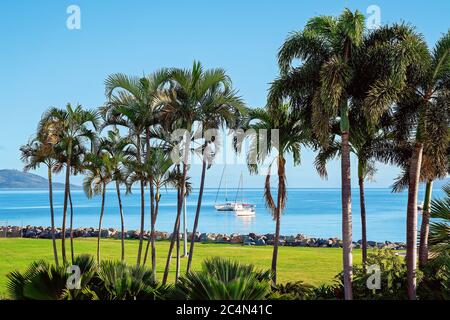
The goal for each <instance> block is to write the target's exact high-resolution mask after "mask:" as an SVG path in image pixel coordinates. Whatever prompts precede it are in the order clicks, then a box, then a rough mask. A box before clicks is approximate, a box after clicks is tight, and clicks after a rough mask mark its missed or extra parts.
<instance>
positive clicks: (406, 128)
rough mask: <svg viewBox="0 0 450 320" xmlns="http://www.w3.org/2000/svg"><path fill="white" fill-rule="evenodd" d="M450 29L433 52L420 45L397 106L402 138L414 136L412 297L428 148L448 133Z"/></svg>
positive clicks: (409, 213)
mask: <svg viewBox="0 0 450 320" xmlns="http://www.w3.org/2000/svg"><path fill="white" fill-rule="evenodd" d="M449 79H450V31H449V32H447V34H445V35H444V36H443V37H442V38H441V39H440V40H439V41H438V42H437V43H436V45H435V47H434V49H433V50H432V51H431V52H430V50H428V49H427V47H426V45H425V44H423V45H422V46H421V47H420V59H417V63H416V64H415V65H414V66H413V67H412V68H411V69H410V71H409V73H408V77H407V79H406V88H405V90H404V92H403V94H402V95H401V97H400V98H399V102H398V104H397V110H396V120H397V132H398V136H400V137H401V139H400V140H401V141H408V140H409V141H410V140H411V137H412V136H414V137H413V138H412V142H411V143H412V145H413V152H412V156H411V159H410V160H409V171H408V174H409V177H408V209H407V222H406V224H407V226H406V228H407V233H406V234H407V239H406V241H407V253H406V260H407V268H408V297H409V299H412V300H414V299H416V287H417V280H416V268H417V195H418V189H419V181H420V175H421V173H420V169H421V166H422V157H423V152H424V148H426V145H427V144H431V145H433V144H434V143H438V144H441V143H442V142H441V141H442V139H445V140H446V139H447V134H445V135H442V134H441V135H436V132H435V129H436V128H435V126H434V123H433V122H434V121H435V120H436V119H438V118H439V117H440V116H441V115H443V116H444V117H446V116H445V115H446V114H448V113H447V112H448V106H449V103H448V101H449V100H448V99H449V90H450V81H449Z"/></svg>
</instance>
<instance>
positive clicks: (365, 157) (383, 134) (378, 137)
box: [314, 108, 391, 269]
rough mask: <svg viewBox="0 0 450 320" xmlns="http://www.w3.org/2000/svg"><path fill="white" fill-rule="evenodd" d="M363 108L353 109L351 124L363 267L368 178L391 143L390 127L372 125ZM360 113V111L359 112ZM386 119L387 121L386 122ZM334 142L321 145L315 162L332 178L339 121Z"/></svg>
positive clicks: (338, 147) (364, 259) (337, 154)
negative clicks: (330, 166) (329, 166)
mask: <svg viewBox="0 0 450 320" xmlns="http://www.w3.org/2000/svg"><path fill="white" fill-rule="evenodd" d="M358 111H361V110H360V109H355V108H353V109H352V110H351V111H350V116H349V118H350V123H351V124H352V135H351V136H350V137H349V143H350V151H351V152H352V153H353V154H354V155H355V156H356V158H357V159H358V167H357V172H358V185H359V202H360V213H361V247H362V262H363V268H364V269H365V268H366V265H367V225H366V201H365V187H364V182H365V180H366V179H368V180H370V179H372V178H373V175H374V174H375V172H376V167H375V160H385V154H386V148H387V147H390V146H391V145H390V144H388V145H385V141H386V139H387V138H388V137H387V129H386V128H383V126H382V125H379V126H378V127H377V128H374V127H371V126H370V125H369V124H368V123H367V121H366V119H364V118H362V119H361V115H360V114H357V113H358ZM359 113H360V112H359ZM383 122H386V121H383ZM331 132H332V134H331V137H330V142H329V143H328V144H327V145H326V146H321V147H319V152H318V154H317V156H316V159H315V161H314V164H315V167H316V169H317V171H318V173H319V175H320V176H321V177H323V178H327V177H328V172H327V168H326V165H327V162H328V161H330V160H332V159H334V158H336V157H337V156H339V155H340V151H341V148H340V145H339V143H338V141H336V136H338V135H339V134H340V130H339V127H338V124H337V123H335V124H334V125H333V126H332V130H331Z"/></svg>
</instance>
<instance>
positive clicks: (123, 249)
mask: <svg viewBox="0 0 450 320" xmlns="http://www.w3.org/2000/svg"><path fill="white" fill-rule="evenodd" d="M116 191H117V200H118V201H119V211H120V230H121V237H120V238H121V239H120V240H121V245H122V252H121V256H120V259H121V260H122V261H124V260H125V222H124V217H123V206H122V197H121V196H120V184H119V181H117V180H116Z"/></svg>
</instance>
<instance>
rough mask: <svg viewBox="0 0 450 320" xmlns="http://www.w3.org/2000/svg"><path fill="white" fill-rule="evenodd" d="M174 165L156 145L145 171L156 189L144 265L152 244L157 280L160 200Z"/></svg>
mask: <svg viewBox="0 0 450 320" xmlns="http://www.w3.org/2000/svg"><path fill="white" fill-rule="evenodd" d="M171 166H172V160H171V159H170V157H169V155H168V154H167V152H166V151H165V150H164V149H163V148H162V147H160V146H159V147H155V148H153V149H152V152H151V156H150V158H149V159H148V161H147V162H146V164H145V171H146V172H147V174H148V176H152V177H153V179H152V181H151V183H153V185H154V190H155V211H154V215H153V216H152V220H151V226H150V237H149V238H148V242H147V248H146V249H145V255H144V263H143V264H144V265H145V263H146V262H147V255H148V249H149V246H151V248H152V250H151V259H152V271H153V273H154V274H153V275H154V278H155V280H156V246H155V240H156V234H155V231H156V230H155V226H156V219H157V218H158V211H159V202H160V200H161V188H163V187H164V186H165V185H166V184H167V183H168V170H169V168H170V167H171Z"/></svg>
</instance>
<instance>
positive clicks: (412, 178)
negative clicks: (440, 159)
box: [406, 142, 423, 300]
mask: <svg viewBox="0 0 450 320" xmlns="http://www.w3.org/2000/svg"><path fill="white" fill-rule="evenodd" d="M422 153H423V144H422V143H421V142H416V145H415V146H414V151H413V155H412V157H411V160H410V161H411V162H410V169H409V187H408V210H407V214H406V268H407V287H408V298H409V299H410V300H415V299H416V287H417V279H416V268H417V194H418V190H419V178H420V167H421V165H422Z"/></svg>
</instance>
